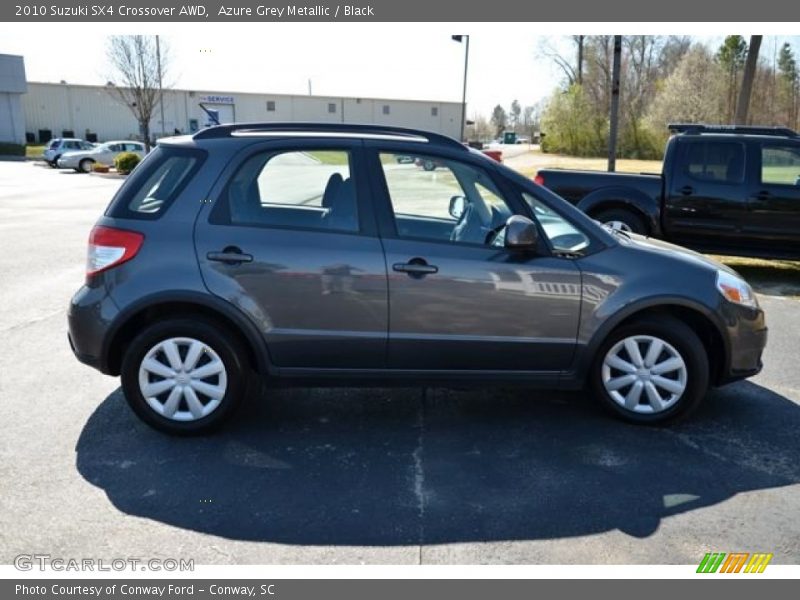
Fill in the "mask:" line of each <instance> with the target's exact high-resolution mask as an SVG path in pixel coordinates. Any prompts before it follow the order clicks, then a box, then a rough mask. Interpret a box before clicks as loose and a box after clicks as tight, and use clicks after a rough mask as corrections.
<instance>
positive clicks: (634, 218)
mask: <svg viewBox="0 0 800 600" xmlns="http://www.w3.org/2000/svg"><path fill="white" fill-rule="evenodd" d="M594 218H595V220H597V221H600V222H601V223H610V222H612V221H618V222H620V223H624V224H625V225H627V226H628V228H629V229H630V230H631V231H632V232H633V233H638V234H641V235H647V234H648V233H649V230H648V228H647V223H645V220H644V219H643V218H642V217H641V216H640V215H638V214H636V213H635V212H633V211H632V210H628V209H625V208H609V209H607V210H603V211H600V212H599V213H597V214H596V215H595V216H594Z"/></svg>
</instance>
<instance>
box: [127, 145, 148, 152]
mask: <svg viewBox="0 0 800 600" xmlns="http://www.w3.org/2000/svg"><path fill="white" fill-rule="evenodd" d="M125 150H127V151H128V152H141V151H143V150H144V147H143V146H142V145H141V144H125Z"/></svg>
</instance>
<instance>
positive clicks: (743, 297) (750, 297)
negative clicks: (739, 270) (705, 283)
mask: <svg viewBox="0 0 800 600" xmlns="http://www.w3.org/2000/svg"><path fill="white" fill-rule="evenodd" d="M717 289H718V290H719V292H720V294H722V295H723V296H724V297H725V299H726V300H728V301H729V302H733V303H734V304H741V305H742V306H749V307H751V308H756V307H757V306H758V300H756V295H755V294H754V293H753V288H751V287H750V285H749V284H748V283H747V282H746V281H745V280H744V279H741V278H740V277H737V276H736V275H732V274H731V273H728V272H727V271H717Z"/></svg>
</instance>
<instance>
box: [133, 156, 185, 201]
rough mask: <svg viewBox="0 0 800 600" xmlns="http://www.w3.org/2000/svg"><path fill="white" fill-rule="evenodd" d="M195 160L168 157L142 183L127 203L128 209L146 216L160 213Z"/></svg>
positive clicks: (182, 157) (183, 157)
mask: <svg viewBox="0 0 800 600" xmlns="http://www.w3.org/2000/svg"><path fill="white" fill-rule="evenodd" d="M196 160H197V159H196V158H194V157H193V156H170V157H168V158H167V159H166V160H164V161H163V162H162V163H161V164H160V165H158V167H157V168H156V169H154V170H153V171H152V173H151V174H150V176H149V177H147V179H146V180H145V181H144V182H143V184H142V186H141V187H140V188H139V190H138V191H137V192H136V194H134V196H133V198H131V201H130V202H129V203H128V209H129V210H131V211H133V212H137V213H148V214H154V213H158V212H159V211H161V209H162V208H163V207H164V205H165V203H166V202H167V200H170V199H171V198H172V196H173V194H174V193H175V191H176V190H177V189H178V187H179V186H180V185H181V184H182V183H183V181H184V179H185V178H186V176H187V175H188V174H189V171H190V170H191V169H192V167H193V166H194V164H195V162H196Z"/></svg>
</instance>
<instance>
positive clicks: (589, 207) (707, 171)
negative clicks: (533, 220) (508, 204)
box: [535, 124, 800, 260]
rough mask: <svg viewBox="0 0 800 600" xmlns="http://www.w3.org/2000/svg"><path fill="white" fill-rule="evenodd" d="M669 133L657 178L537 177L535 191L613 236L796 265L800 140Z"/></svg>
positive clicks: (762, 130)
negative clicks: (553, 196)
mask: <svg viewBox="0 0 800 600" xmlns="http://www.w3.org/2000/svg"><path fill="white" fill-rule="evenodd" d="M670 129H671V130H672V132H673V133H674V135H673V136H672V137H671V138H670V139H669V141H668V142H667V148H666V153H665V155H664V167H663V171H662V173H660V174H641V175H636V174H623V173H606V172H598V171H573V170H562V169H543V170H541V171H539V172H538V174H537V175H536V178H535V179H536V182H537V183H539V184H540V185H544V186H547V187H548V188H549V189H551V190H553V191H554V192H556V193H557V194H559V195H560V196H562V197H564V198H566V199H567V200H568V201H569V202H571V203H573V204H575V205H576V206H577V207H578V208H580V209H581V210H583V211H584V212H586V213H587V214H589V215H591V216H592V217H594V218H595V219H597V220H598V221H600V222H602V223H606V224H608V225H609V226H610V227H612V228H617V229H622V230H626V231H633V232H635V233H641V234H644V235H650V236H653V237H659V238H663V239H665V240H668V241H671V242H675V243H677V244H680V245H682V246H688V247H690V248H694V249H696V250H700V251H703V252H713V253H717V254H733V255H739V256H759V257H766V258H786V259H795V260H796V259H800V135H798V134H797V133H795V132H794V131H792V130H791V129H785V128H774V127H740V126H731V127H725V126H709V125H694V124H679V125H670Z"/></svg>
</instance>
